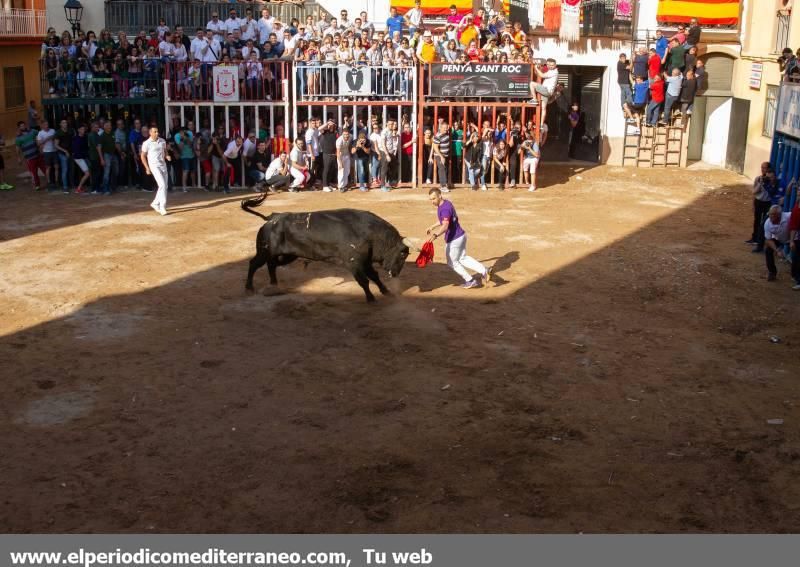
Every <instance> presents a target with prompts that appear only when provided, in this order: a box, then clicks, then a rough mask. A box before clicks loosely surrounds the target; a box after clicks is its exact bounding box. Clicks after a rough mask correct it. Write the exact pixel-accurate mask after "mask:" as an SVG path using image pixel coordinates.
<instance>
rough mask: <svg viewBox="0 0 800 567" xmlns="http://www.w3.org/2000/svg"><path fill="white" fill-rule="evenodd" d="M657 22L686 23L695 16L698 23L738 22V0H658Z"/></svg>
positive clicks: (708, 24)
mask: <svg viewBox="0 0 800 567" xmlns="http://www.w3.org/2000/svg"><path fill="white" fill-rule="evenodd" d="M656 18H657V20H658V23H660V24H662V23H663V24H669V23H688V22H689V20H691V19H692V18H697V21H698V22H699V23H700V25H707V26H711V25H735V24H738V23H739V0H658V14H657V16H656Z"/></svg>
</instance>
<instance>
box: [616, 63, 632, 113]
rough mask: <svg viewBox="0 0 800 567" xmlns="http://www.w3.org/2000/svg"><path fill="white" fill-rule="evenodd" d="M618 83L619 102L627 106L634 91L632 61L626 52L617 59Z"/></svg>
mask: <svg viewBox="0 0 800 567" xmlns="http://www.w3.org/2000/svg"><path fill="white" fill-rule="evenodd" d="M617 84H618V85H619V101H620V102H619V104H620V106H625V103H626V102H628V101H629V100H630V99H631V96H632V95H633V92H632V91H631V63H630V61H628V57H627V56H626V55H625V54H624V53H620V54H619V61H617Z"/></svg>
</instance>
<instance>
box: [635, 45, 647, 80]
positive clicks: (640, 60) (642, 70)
mask: <svg viewBox="0 0 800 567" xmlns="http://www.w3.org/2000/svg"><path fill="white" fill-rule="evenodd" d="M648 60H649V58H648V56H647V49H646V48H645V47H639V49H637V50H636V54H635V55H634V56H633V76H634V77H647V65H648Z"/></svg>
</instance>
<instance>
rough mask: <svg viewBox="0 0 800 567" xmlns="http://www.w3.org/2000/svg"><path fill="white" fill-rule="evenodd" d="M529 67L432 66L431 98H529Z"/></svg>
mask: <svg viewBox="0 0 800 567" xmlns="http://www.w3.org/2000/svg"><path fill="white" fill-rule="evenodd" d="M530 82H531V66H530V64H529V63H473V64H470V65H456V64H449V63H435V64H433V65H431V91H430V94H431V96H440V97H445V98H447V97H475V98H477V97H484V98H494V97H502V98H530V96H531V87H530Z"/></svg>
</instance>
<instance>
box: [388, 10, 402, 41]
mask: <svg viewBox="0 0 800 567" xmlns="http://www.w3.org/2000/svg"><path fill="white" fill-rule="evenodd" d="M386 31H387V32H388V33H389V37H392V34H393V33H394V32H396V31H398V32H401V33H402V31H403V16H400V15H399V14H398V13H397V8H395V7H394V6H392V7H391V8H389V18H388V19H387V20H386Z"/></svg>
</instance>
